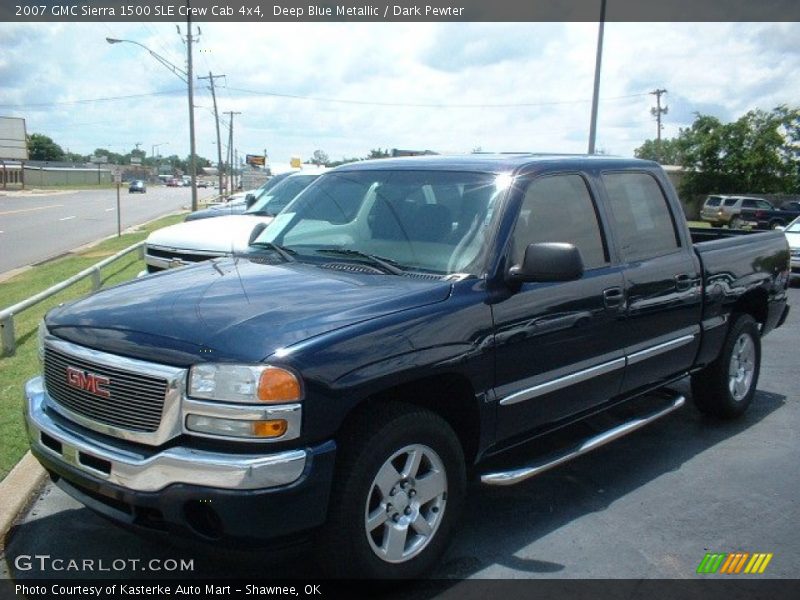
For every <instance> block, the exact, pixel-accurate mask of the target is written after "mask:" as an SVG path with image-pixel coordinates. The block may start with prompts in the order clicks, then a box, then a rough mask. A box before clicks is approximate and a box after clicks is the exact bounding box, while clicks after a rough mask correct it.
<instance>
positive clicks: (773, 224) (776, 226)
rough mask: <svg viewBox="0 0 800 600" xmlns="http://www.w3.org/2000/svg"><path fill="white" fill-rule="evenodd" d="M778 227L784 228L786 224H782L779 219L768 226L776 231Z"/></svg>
mask: <svg viewBox="0 0 800 600" xmlns="http://www.w3.org/2000/svg"><path fill="white" fill-rule="evenodd" d="M778 227H786V223H784V222H783V221H781V220H779V219H776V220H774V221H772V222H771V223H770V224H769V228H770V229H777V228H778Z"/></svg>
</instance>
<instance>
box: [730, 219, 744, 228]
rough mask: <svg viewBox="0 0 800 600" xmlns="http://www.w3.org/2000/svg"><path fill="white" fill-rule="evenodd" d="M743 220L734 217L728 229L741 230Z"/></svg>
mask: <svg viewBox="0 0 800 600" xmlns="http://www.w3.org/2000/svg"><path fill="white" fill-rule="evenodd" d="M742 223H743V222H742V220H741V219H740V218H739V217H733V218H732V219H731V220H730V222H729V223H728V229H741V228H742Z"/></svg>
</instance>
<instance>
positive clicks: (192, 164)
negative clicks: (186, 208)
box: [178, 0, 200, 212]
mask: <svg viewBox="0 0 800 600" xmlns="http://www.w3.org/2000/svg"><path fill="white" fill-rule="evenodd" d="M178 32H179V33H180V27H179V28H178ZM197 35H198V37H199V36H200V30H199V29H198V30H197ZM193 41H194V36H193V35H192V11H191V6H190V1H189V0H186V79H187V80H188V85H189V174H190V175H191V177H192V212H194V211H196V210H197V157H196V153H197V149H196V146H195V140H194V75H193V74H192V42H193Z"/></svg>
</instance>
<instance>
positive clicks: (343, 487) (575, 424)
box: [25, 154, 789, 578]
mask: <svg viewBox="0 0 800 600" xmlns="http://www.w3.org/2000/svg"><path fill="white" fill-rule="evenodd" d="M788 279H789V250H788V246H787V242H786V239H785V237H784V235H783V234H782V233H780V232H764V233H748V232H730V233H727V232H726V233H723V232H719V231H712V230H706V231H705V232H703V231H699V230H698V231H694V230H692V231H690V230H689V228H688V227H687V225H686V223H685V221H684V218H683V212H682V211H681V207H680V204H679V202H678V199H677V198H676V196H675V192H674V190H673V189H672V187H671V186H670V184H669V182H668V180H667V179H666V177H665V176H664V174H663V172H662V170H661V169H660V167H659V166H658V165H657V164H655V163H651V162H646V161H638V160H627V159H613V158H608V157H585V156H584V157H574V156H572V157H571V156H558V155H533V154H513V155H472V156H462V157H443V156H433V157H416V158H405V159H386V160H380V161H368V162H361V163H355V164H352V165H346V166H344V167H340V168H337V169H335V170H333V171H331V172H329V173H327V174H324V175H322V176H321V177H320V178H319V179H318V180H317V181H316V182H314V183H313V184H312V185H311V186H309V187H308V188H307V189H306V190H305V191H304V192H302V193H301V194H300V195H299V196H297V198H295V199H294V200H293V201H292V203H291V204H289V205H288V206H287V207H286V209H285V210H284V211H283V212H282V213H281V214H279V215H278V216H277V217H276V218H275V219H274V220H273V221H272V222H271V223H270V224H269V225H260V226H258V227H257V228H256V230H254V231H253V233H252V235H251V245H250V247H249V249H248V251H247V252H246V253H245V254H243V255H239V256H235V257H232V258H224V259H215V260H212V261H208V262H206V263H200V264H197V265H194V266H191V267H187V268H184V269H178V270H176V271H174V272H167V273H159V274H156V275H152V276H149V277H144V278H142V279H140V280H137V281H134V282H129V283H126V284H123V285H120V286H117V287H114V288H110V289H107V290H103V291H100V292H97V293H95V294H93V295H91V296H89V297H87V298H84V299H81V300H78V301H76V302H73V303H71V304H67V305H64V306H61V307H58V308H56V309H54V310H52V311H50V313H49V314H48V315H47V316H46V318H45V320H44V321H43V323H42V326H41V328H40V342H41V359H42V363H43V370H44V374H43V377H41V378H36V379H33V380H31V381H30V382H29V383H28V384H27V386H26V396H27V401H26V405H25V406H26V409H25V413H26V414H25V418H26V421H27V427H28V432H29V436H30V442H31V448H32V451H33V453H34V454H35V455H36V457H37V458H38V459H39V460H40V461H41V463H42V464H43V465H44V466H45V467H46V468H47V470H48V471H49V472H50V474H51V476H52V478H53V480H54V481H55V482H56V483H57V484H58V485H59V486H60V487H61V488H62V489H64V490H66V491H67V492H68V493H69V494H71V495H72V496H74V497H75V498H77V499H79V500H80V501H81V502H83V503H85V504H86V505H87V506H89V507H91V508H92V509H94V510H95V511H97V512H99V513H102V514H103V515H106V516H107V517H109V518H111V519H113V520H115V521H117V522H120V523H123V524H126V525H127V526H129V527H132V528H134V529H140V530H148V531H161V532H165V533H166V534H168V535H183V536H194V537H197V538H201V539H204V540H207V541H215V540H226V541H230V542H237V543H241V544H244V545H245V546H248V547H253V548H255V547H256V546H257V544H258V543H261V542H268V543H269V544H273V545H274V544H282V543H289V542H295V541H297V540H298V539H310V540H313V542H314V548H315V549H316V551H317V552H318V553H319V557H320V564H321V565H323V566H324V567H325V568H326V569H327V572H328V573H330V574H335V575H352V576H359V577H399V578H402V577H413V576H417V575H419V574H421V573H423V572H424V571H425V570H426V569H427V568H429V567H430V566H431V565H432V564H434V562H435V561H436V560H437V559H438V558H439V556H440V555H441V553H442V552H443V550H444V548H445V546H446V543H447V541H448V538H449V537H450V534H451V533H452V531H453V528H454V526H455V524H456V520H457V517H458V513H459V509H460V508H461V506H462V504H463V501H464V496H465V489H466V481H467V477H468V475H475V476H476V477H479V478H480V480H481V481H482V482H483V483H485V484H488V485H509V484H513V483H517V482H520V481H523V480H525V479H527V478H528V477H531V476H533V475H536V474H537V473H540V472H542V471H544V470H545V469H547V468H550V467H553V466H555V465H557V464H560V463H562V462H564V461H565V460H568V459H570V458H573V457H575V456H578V455H580V454H583V453H584V452H586V451H588V450H590V449H593V448H595V447H597V446H600V445H602V444H603V443H605V442H608V441H610V440H613V439H616V438H618V437H619V436H621V435H624V434H626V433H628V432H630V431H633V430H635V429H637V428H638V427H640V426H642V425H644V424H646V423H649V422H651V421H653V420H655V419H657V418H659V417H662V416H664V415H666V414H669V413H670V412H671V411H673V410H676V409H678V408H680V407H681V406H682V405H683V404H684V402H685V399H684V398H683V397H682V396H681V395H680V394H678V393H675V392H673V391H670V390H669V389H667V388H665V386H667V385H668V384H670V383H671V382H674V381H676V380H678V379H680V378H683V377H685V376H686V375H691V377H692V396H693V399H694V402H695V403H696V405H697V406H698V407H699V409H700V410H701V411H703V412H705V413H708V414H711V415H715V416H717V417H720V418H731V417H735V416H738V415H740V414H741V413H743V412H744V411H745V410H746V408H747V406H748V405H749V404H750V402H751V400H752V398H753V395H754V393H755V389H756V383H757V381H758V373H759V366H760V356H761V354H760V348H761V346H760V344H761V339H762V337H763V336H764V335H766V334H767V333H769V332H770V331H771V330H772V329H774V328H775V327H778V326H780V325H781V324H782V323H783V321H784V320H785V318H786V314H787V312H788V306H787V304H786V288H787V282H788ZM609 415H615V416H614V418H615V419H617V421H612V422H613V423H615V425H613V426H611V427H608V426H607V428H606V429H605V430H601V431H599V432H598V431H596V430H595V431H594V432H593V433H591V434H585V437H583V438H579V439H576V440H574V443H572V442H570V443H567V444H564V443H562V444H560V445H558V446H557V447H556V448H555V449H553V450H552V451H549V453H545V454H541V453H539V454H536V455H525V456H524V458H525V461H524V462H523V463H520V462H518V461H519V456H520V451H521V449H526V448H529V447H530V446H531V445H541V444H540V442H541V441H542V440H543V439H545V438H544V436H548V438H549V437H550V436H551V434H553V432H556V431H566V430H568V429H569V428H570V427H572V428H573V429H576V430H578V429H580V430H581V431H582V429H581V427H583V424H585V423H587V422H588V421H590V420H591V419H596V418H598V416H602V418H603V422H604V423H606V424H607V422H608V420H609V419H611V417H610V416H609ZM587 429H588V428H587ZM532 441H533V442H535V443H534V444H531V442H532ZM512 448H513V449H514V452H513V455H514V457H515V459H514V461H512V460H511V459H510V458H508V457H509V456H510V455H511V454H512V453H510V452H508V451H509V450H511V449H512ZM662 450H663V451H664V452H669V451H670V449H669V448H666V447H665V448H663V449H662ZM523 454H524V453H523Z"/></svg>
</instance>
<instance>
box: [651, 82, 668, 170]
mask: <svg viewBox="0 0 800 600" xmlns="http://www.w3.org/2000/svg"><path fill="white" fill-rule="evenodd" d="M666 93H667V90H664V89H657V90H653V91H652V92H650V94H651V95H652V96H655V97H656V106H655V107H654V108H651V109H650V114H651V115H653V116H654V117H655V118H656V123H658V129H657V131H656V152H658V160H659V162H660V161H661V160H662V156H661V128H662V125H661V115H666V114H667V113H668V112H669V107H668V106H663V107H662V106H661V96H662V95H663V94H666Z"/></svg>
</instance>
